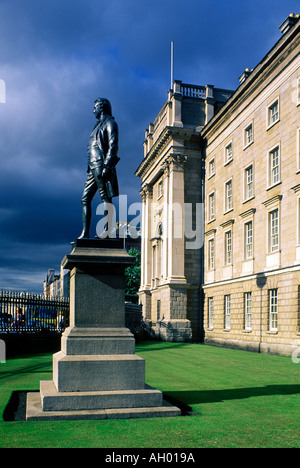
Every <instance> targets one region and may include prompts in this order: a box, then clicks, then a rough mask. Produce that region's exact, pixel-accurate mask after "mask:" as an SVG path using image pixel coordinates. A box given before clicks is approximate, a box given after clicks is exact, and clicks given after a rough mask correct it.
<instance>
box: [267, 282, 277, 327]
mask: <svg viewBox="0 0 300 468" xmlns="http://www.w3.org/2000/svg"><path fill="white" fill-rule="evenodd" d="M269 331H271V332H272V331H278V289H277V288H274V289H269Z"/></svg>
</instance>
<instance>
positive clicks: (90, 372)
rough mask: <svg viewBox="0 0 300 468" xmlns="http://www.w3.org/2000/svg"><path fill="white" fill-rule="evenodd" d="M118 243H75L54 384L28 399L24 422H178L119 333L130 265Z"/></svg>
mask: <svg viewBox="0 0 300 468" xmlns="http://www.w3.org/2000/svg"><path fill="white" fill-rule="evenodd" d="M121 246H122V243H120V242H119V240H116V241H114V242H111V241H110V240H106V241H101V240H99V241H98V240H97V241H95V240H93V241H90V240H88V239H85V240H84V241H80V242H79V241H77V242H76V243H75V244H74V247H73V250H72V252H71V254H70V255H67V256H66V257H65V259H64V260H63V263H62V265H63V268H68V269H70V270H71V273H70V327H69V328H67V329H66V330H65V332H64V333H63V335H62V340H61V351H60V352H58V353H56V354H54V355H53V381H41V382H40V392H39V393H28V394H27V408H26V419H27V420H58V419H109V418H113V419H116V418H141V417H143V418H148V417H159V416H180V414H181V411H180V410H179V409H178V408H176V407H173V406H171V405H166V404H165V403H164V402H163V397H162V393H161V392H160V391H158V390H155V389H152V388H147V387H146V385H145V361H144V359H142V358H141V357H139V356H137V355H136V354H135V340H134V336H133V335H132V333H131V332H130V331H129V330H128V329H127V328H125V292H124V287H125V280H124V276H125V273H124V272H125V268H127V267H128V266H130V265H132V263H133V262H134V259H133V258H132V257H130V256H129V255H128V254H127V252H126V251H125V250H123V249H122V248H121Z"/></svg>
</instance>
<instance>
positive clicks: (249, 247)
mask: <svg viewBox="0 0 300 468" xmlns="http://www.w3.org/2000/svg"><path fill="white" fill-rule="evenodd" d="M250 225H251V234H250V230H249V227H250ZM244 239H245V241H244V246H245V252H244V258H245V260H251V259H253V219H250V220H249V221H247V222H246V223H244Z"/></svg>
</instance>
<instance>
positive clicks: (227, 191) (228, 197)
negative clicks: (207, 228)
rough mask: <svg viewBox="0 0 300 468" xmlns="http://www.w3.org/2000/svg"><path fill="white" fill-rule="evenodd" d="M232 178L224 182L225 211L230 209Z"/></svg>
mask: <svg viewBox="0 0 300 468" xmlns="http://www.w3.org/2000/svg"><path fill="white" fill-rule="evenodd" d="M232 206H233V205H232V179H231V180H229V181H228V182H226V184H225V212H226V211H229V210H232Z"/></svg>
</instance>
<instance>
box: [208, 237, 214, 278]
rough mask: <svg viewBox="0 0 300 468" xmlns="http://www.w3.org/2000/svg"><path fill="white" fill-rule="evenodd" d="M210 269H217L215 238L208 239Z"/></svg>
mask: <svg viewBox="0 0 300 468" xmlns="http://www.w3.org/2000/svg"><path fill="white" fill-rule="evenodd" d="M207 242H208V244H207V246H208V269H209V270H210V271H212V270H214V269H215V238H214V237H211V238H210V239H208V241H207Z"/></svg>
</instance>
